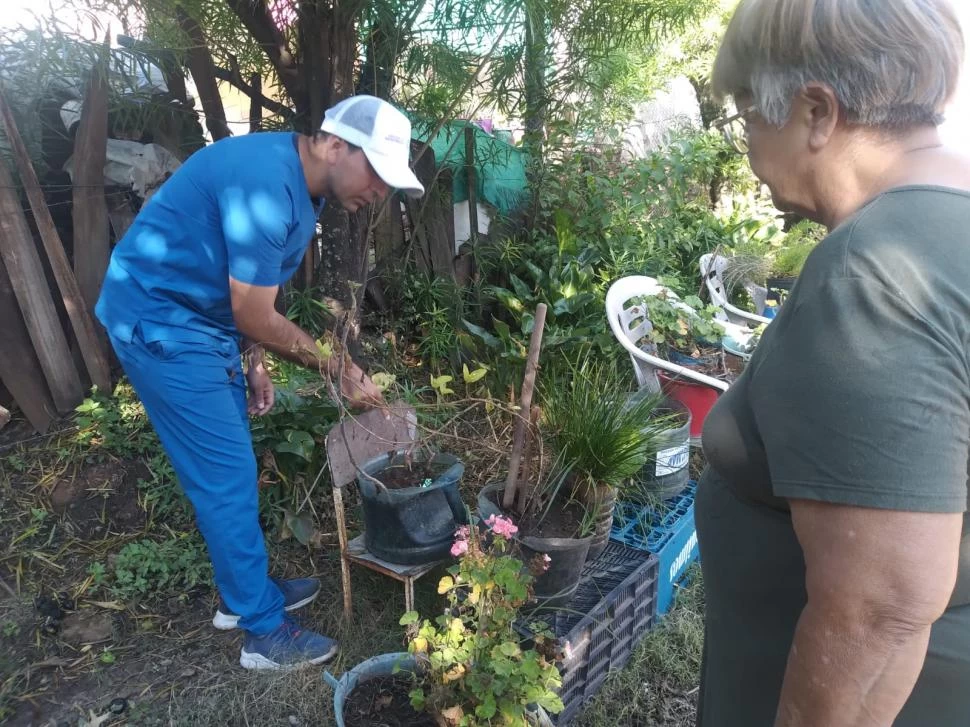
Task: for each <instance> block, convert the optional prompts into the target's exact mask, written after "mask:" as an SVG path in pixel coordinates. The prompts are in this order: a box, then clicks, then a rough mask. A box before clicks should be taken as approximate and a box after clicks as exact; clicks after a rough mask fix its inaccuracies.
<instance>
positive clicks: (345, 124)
mask: <svg viewBox="0 0 970 727" xmlns="http://www.w3.org/2000/svg"><path fill="white" fill-rule="evenodd" d="M320 131H325V132H327V133H328V134H333V135H334V136H336V137H339V138H341V139H343V140H344V141H346V142H347V143H348V144H353V145H354V146H359V147H360V148H361V149H362V150H363V152H364V154H365V155H366V156H367V161H369V162H370V164H371V166H372V167H374V171H375V172H377V176H379V177H380V178H381V179H382V180H384V183H385V184H387V186H388V187H391V188H393V189H400V190H401V191H403V192H404V193H405V194H406V195H408V196H409V197H420V196H421V195H422V194H424V186H423V185H422V184H421V182H419V181H418V178H417V177H416V176H414V172H412V171H411V167H410V165H409V164H408V158H409V156H410V152H411V122H410V121H408V117H407V116H405V115H404V114H402V113H401V112H400V111H398V110H397V109H396V108H394V107H393V106H392V105H391V104H389V103H388V102H387V101H384V100H382V99H379V98H377V97H375V96H351V97H350V98H347V99H344V100H343V101H341V102H340V103H338V104H337V105H336V106H334V107H332V108H329V109H327V112H326V113H325V114H324V116H323V124H322V125H321V126H320Z"/></svg>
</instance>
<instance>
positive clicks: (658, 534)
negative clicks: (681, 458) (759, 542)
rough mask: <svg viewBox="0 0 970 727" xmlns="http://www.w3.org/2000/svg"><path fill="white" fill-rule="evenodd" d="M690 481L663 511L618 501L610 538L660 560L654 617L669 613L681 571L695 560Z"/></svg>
mask: <svg viewBox="0 0 970 727" xmlns="http://www.w3.org/2000/svg"><path fill="white" fill-rule="evenodd" d="M696 492H697V483H696V482H691V483H690V484H689V485H688V486H687V488H686V489H685V490H684V491H683V492H682V493H680V494H679V495H678V496H677V497H675V498H672V499H671V500H668V501H667V502H666V503H664V506H663V508H662V509H658V508H653V507H650V506H649V505H647V506H644V505H638V504H634V503H630V502H618V503H617V505H616V510H615V512H614V514H613V528H612V530H611V531H610V539H611V540H615V541H617V542H620V543H623V544H624V545H628V546H630V547H631V548H636V549H638V550H645V551H647V552H648V553H653V554H654V555H656V556H657V560H658V561H660V574H659V579H658V582H657V615H658V616H663V615H664V614H665V613H667V611H669V610H670V605H671V603H672V602H673V600H674V593H675V591H676V588H677V586H678V585H679V584H680V582H681V580H683V576H684V572H685V571H686V570H687V568H688V567H689V566H690V564H691V563H693V562H694V561H695V560H697V530H695V528H694V495H695V494H696Z"/></svg>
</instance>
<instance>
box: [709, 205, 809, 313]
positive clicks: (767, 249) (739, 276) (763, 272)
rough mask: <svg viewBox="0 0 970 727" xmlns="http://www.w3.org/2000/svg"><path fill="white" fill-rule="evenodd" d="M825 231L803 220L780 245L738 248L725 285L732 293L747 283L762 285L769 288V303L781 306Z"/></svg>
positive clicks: (754, 243)
mask: <svg viewBox="0 0 970 727" xmlns="http://www.w3.org/2000/svg"><path fill="white" fill-rule="evenodd" d="M824 236H825V230H824V229H823V228H822V227H820V226H819V225H817V224H816V223H814V222H811V221H809V220H801V221H800V222H798V223H796V224H794V225H792V227H791V229H790V230H788V232H787V233H785V236H784V238H783V239H782V240H781V242H780V243H776V244H768V243H765V242H764V241H754V240H752V241H749V242H748V243H746V244H742V245H739V246H738V247H736V248H735V254H734V256H732V257H730V258H728V264H727V267H726V269H725V272H724V284H725V286H726V287H727V288H728V290H729V291H731V290H733V289H734V288H735V287H736V286H737V284H738V283H739V282H741V281H744V280H752V281H756V282H759V283H761V282H763V283H764V284H765V287H766V288H767V289H768V302H769V303H770V304H771V305H772V306H778V305H781V303H783V302H784V300H785V298H786V297H787V296H788V293H789V292H790V291H791V289H792V286H794V284H795V281H796V280H797V279H798V276H799V275H800V274H801V272H802V268H803V267H804V265H805V261H806V260H807V259H808V256H809V255H810V254H811V252H812V250H814V249H815V246H816V245H817V244H818V242H819V241H820V240H821V239H822V238H823V237H824Z"/></svg>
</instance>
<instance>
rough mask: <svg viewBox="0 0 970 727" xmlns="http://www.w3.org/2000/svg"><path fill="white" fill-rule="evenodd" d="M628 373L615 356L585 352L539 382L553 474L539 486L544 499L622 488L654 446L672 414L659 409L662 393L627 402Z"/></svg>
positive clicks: (651, 452)
mask: <svg viewBox="0 0 970 727" xmlns="http://www.w3.org/2000/svg"><path fill="white" fill-rule="evenodd" d="M629 384H630V377H629V376H625V375H624V374H622V373H621V372H620V370H619V365H618V364H617V363H616V362H614V361H601V360H595V359H592V358H591V357H585V358H582V359H580V360H579V361H577V362H566V363H565V365H560V366H558V367H554V368H553V369H552V370H551V371H550V372H548V373H547V374H546V375H545V377H544V379H543V381H542V383H541V384H540V394H541V399H542V411H543V422H542V428H543V437H544V439H545V440H547V441H548V442H549V444H550V446H551V448H552V451H553V453H554V454H553V456H554V458H555V464H554V466H553V473H552V475H551V476H550V477H549V478H548V479H547V480H546V482H545V483H544V484H542V485H541V486H540V487H539V488H537V491H536V492H537V497H541V498H543V499H545V500H546V502H548V501H549V500H550V499H552V498H554V497H561V494H560V492H561V488H562V486H563V485H564V484H567V483H568V485H569V489H568V490H567V492H568V493H569V494H570V495H580V496H581V497H582V499H584V500H586V499H588V494H589V493H590V492H591V491H592V490H593V489H594V488H597V487H601V486H606V487H610V488H620V489H621V490H622V487H624V486H625V484H626V483H627V482H628V481H629V479H630V478H631V477H632V476H633V475H635V474H636V473H637V472H639V471H640V470H641V469H642V468H643V466H644V465H645V464H646V462H647V460H648V459H649V457H650V456H651V455H652V454H654V453H655V452H656V451H657V446H658V442H659V437H660V436H661V434H662V433H663V432H664V431H666V430H667V429H669V428H670V426H671V425H672V423H673V422H674V420H675V418H676V415H673V414H670V413H662V412H663V411H664V410H663V409H662V406H661V405H662V403H663V396H662V395H660V394H657V395H654V396H642V397H636V398H634V399H632V400H630V401H628V398H629V395H628V393H627V392H628V391H629Z"/></svg>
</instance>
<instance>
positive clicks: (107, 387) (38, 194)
mask: <svg viewBox="0 0 970 727" xmlns="http://www.w3.org/2000/svg"><path fill="white" fill-rule="evenodd" d="M0 123H2V125H3V129H4V131H5V132H6V135H7V139H8V140H9V143H10V148H11V150H12V152H13V157H14V161H15V162H16V163H17V171H18V173H19V174H20V181H21V183H22V184H23V185H24V188H25V190H26V192H27V199H28V200H29V201H30V209H31V212H32V213H33V216H34V223H35V224H36V225H37V230H38V232H39V233H40V238H41V241H42V242H43V244H44V250H45V251H46V252H47V259H48V261H49V262H50V266H51V270H52V271H53V273H54V279H55V280H56V281H57V287H58V289H59V290H60V294H61V299H62V300H63V302H64V309H65V310H66V311H67V315H68V318H69V319H70V321H71V326H72V328H73V329H74V336H75V337H76V338H77V341H78V346H79V347H80V349H81V355H82V357H83V358H84V365H85V366H86V367H87V370H88V375H89V376H90V377H91V382H92V383H94V384H95V385H96V386H97V387H98V388H99V389H101V390H102V391H111V367H110V364H109V363H108V355H107V352H106V351H105V349H104V347H103V345H102V343H101V340H100V339H99V337H98V329H97V327H96V326H95V323H94V318H93V317H92V316H91V314H90V312H89V311H88V308H87V306H86V305H85V304H84V297H83V296H82V295H81V288H80V286H78V284H77V279H76V278H75V277H74V273H73V272H72V270H71V265H70V263H69V262H68V260H67V254H66V253H65V252H64V244H63V243H62V242H61V238H60V235H58V233H57V227H56V226H55V225H54V220H53V218H52V217H51V213H50V210H49V209H48V207H47V201H46V200H45V199H44V193H43V191H42V190H41V188H40V182H39V181H38V179H37V173H36V171H35V170H34V165H33V164H32V163H31V161H30V156H29V154H28V153H27V147H26V146H24V142H23V139H22V138H21V136H20V132H19V130H18V129H17V124H16V123H15V122H14V118H13V114H12V113H11V111H10V106H9V105H8V104H7V102H6V99H5V98H4V96H3V93H2V92H0ZM3 173H4V175H6V176H7V177H8V178H9V174H7V172H6V168H4V170H3ZM17 206H18V208H19V207H20V202H19V200H18V201H17ZM45 287H46V286H45ZM0 310H2V309H0Z"/></svg>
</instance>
